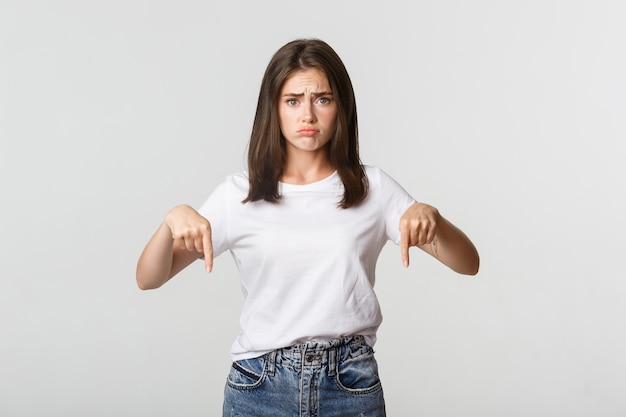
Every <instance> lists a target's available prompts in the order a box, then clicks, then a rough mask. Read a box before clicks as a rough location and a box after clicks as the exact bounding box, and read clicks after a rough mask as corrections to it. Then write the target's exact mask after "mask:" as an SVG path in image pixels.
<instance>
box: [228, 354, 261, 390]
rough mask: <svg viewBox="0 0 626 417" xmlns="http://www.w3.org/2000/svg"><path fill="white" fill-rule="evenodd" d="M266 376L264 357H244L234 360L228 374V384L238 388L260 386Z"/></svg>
mask: <svg viewBox="0 0 626 417" xmlns="http://www.w3.org/2000/svg"><path fill="white" fill-rule="evenodd" d="M264 377H265V360H264V358H263V357H260V358H252V359H243V360H240V361H236V362H233V365H232V367H231V368H230V372H229V374H228V381H227V382H228V385H230V386H231V387H233V388H237V389H251V388H256V387H257V386H259V385H260V384H261V383H262V382H263V379H264Z"/></svg>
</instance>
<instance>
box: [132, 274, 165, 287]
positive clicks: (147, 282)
mask: <svg viewBox="0 0 626 417" xmlns="http://www.w3.org/2000/svg"><path fill="white" fill-rule="evenodd" d="M135 279H136V281H137V287H139V289H140V290H142V291H145V290H154V289H156V288H159V287H160V286H161V285H163V284H162V283H161V284H159V283H158V282H159V281H158V280H155V279H151V277H150V276H149V275H147V274H145V273H141V271H139V270H137V273H136V274H135Z"/></svg>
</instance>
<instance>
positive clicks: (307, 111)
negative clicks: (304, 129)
mask: <svg viewBox="0 0 626 417" xmlns="http://www.w3.org/2000/svg"><path fill="white" fill-rule="evenodd" d="M302 121H303V122H305V123H313V122H315V111H314V109H313V104H312V103H310V102H306V103H305V104H304V105H303V106H302Z"/></svg>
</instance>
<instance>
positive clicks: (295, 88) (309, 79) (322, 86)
mask: <svg viewBox="0 0 626 417" xmlns="http://www.w3.org/2000/svg"><path fill="white" fill-rule="evenodd" d="M281 90H282V93H302V92H304V91H314V92H320V91H330V84H329V83H328V77H326V74H325V73H324V72H323V71H322V70H319V69H317V68H307V69H299V70H297V71H294V72H292V73H291V74H289V76H288V77H287V79H286V80H285V82H284V83H283V87H282V89H281Z"/></svg>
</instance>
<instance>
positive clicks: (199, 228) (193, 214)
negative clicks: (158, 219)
mask: <svg viewBox="0 0 626 417" xmlns="http://www.w3.org/2000/svg"><path fill="white" fill-rule="evenodd" d="M165 223H166V224H167V226H168V227H169V228H170V231H171V232H172V240H173V242H172V247H173V248H180V249H183V250H187V251H189V252H198V253H202V254H204V265H205V268H206V270H207V272H211V270H212V269H213V241H212V239H211V224H210V223H209V221H208V220H207V219H205V218H204V217H202V216H201V215H200V214H199V213H198V212H197V211H196V210H194V209H193V208H192V207H190V206H187V205H181V206H177V207H174V208H173V209H172V210H170V212H169V213H168V214H167V216H166V217H165Z"/></svg>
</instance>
